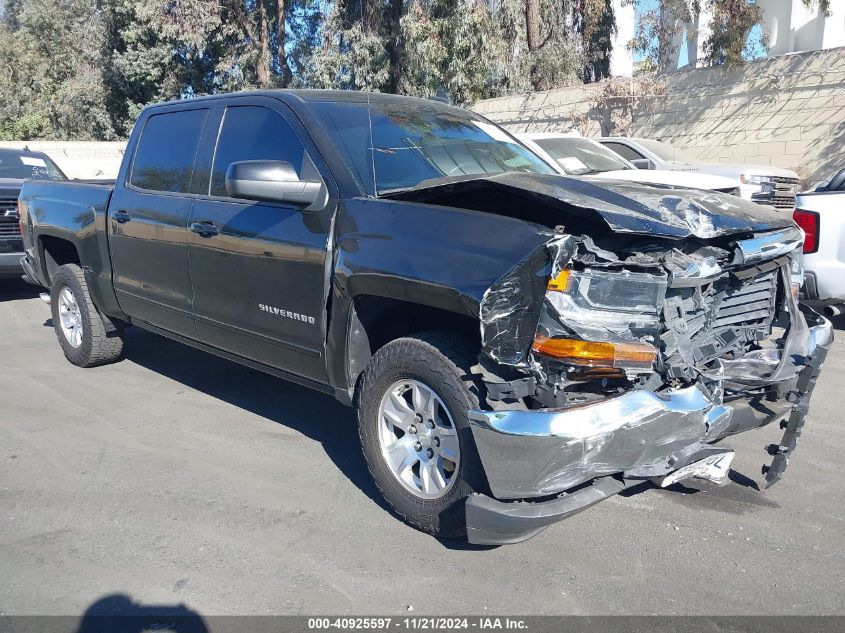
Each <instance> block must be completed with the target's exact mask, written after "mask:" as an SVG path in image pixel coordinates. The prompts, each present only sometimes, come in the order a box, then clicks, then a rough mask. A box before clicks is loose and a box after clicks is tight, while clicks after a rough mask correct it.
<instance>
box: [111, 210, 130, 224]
mask: <svg viewBox="0 0 845 633" xmlns="http://www.w3.org/2000/svg"><path fill="white" fill-rule="evenodd" d="M111 219H112V220H114V221H115V222H117V223H118V224H126V223H127V222H129V220H131V219H132V216H131V215H130V214H129V212H128V211H115V212H114V213H112V214H111Z"/></svg>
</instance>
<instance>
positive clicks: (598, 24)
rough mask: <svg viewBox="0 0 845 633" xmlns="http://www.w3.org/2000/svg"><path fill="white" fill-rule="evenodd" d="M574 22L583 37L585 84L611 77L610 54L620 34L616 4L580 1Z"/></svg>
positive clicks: (606, 0)
mask: <svg viewBox="0 0 845 633" xmlns="http://www.w3.org/2000/svg"><path fill="white" fill-rule="evenodd" d="M573 22H574V24H575V28H576V30H577V31H578V32H579V33H581V45H582V50H583V53H584V70H583V72H582V78H583V80H584V82H585V83H590V82H593V81H598V80H599V79H604V78H607V77H610V54H611V53H612V52H613V36H614V35H615V34H616V16H615V15H614V14H613V2H612V0H580V2H577V3H576V4H575V6H574V7H573Z"/></svg>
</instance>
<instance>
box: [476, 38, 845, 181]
mask: <svg viewBox="0 0 845 633" xmlns="http://www.w3.org/2000/svg"><path fill="white" fill-rule="evenodd" d="M620 82H621V83H620ZM620 86H621V88H622V91H621V92H622V93H626V94H627V95H628V96H623V97H618V96H617V97H613V98H611V99H608V98H607V95H608V94H612V95H619V94H620ZM473 109H474V110H476V111H477V112H479V113H481V114H483V115H485V116H487V117H489V118H491V119H493V120H495V121H498V122H500V123H502V124H503V125H504V126H505V127H507V128H509V129H512V130H514V131H540V130H556V131H566V130H570V129H577V130H579V131H581V133H583V134H585V135H586V136H625V135H632V136H643V137H646V138H654V139H660V140H664V141H668V142H671V143H672V144H674V145H676V146H678V147H680V148H683V149H685V150H686V152H687V153H688V154H691V155H693V156H695V157H697V158H698V159H701V160H711V161H714V162H735V163H736V162H740V163H757V164H764V165H774V166H778V167H785V168H788V169H793V170H794V171H796V172H798V174H799V175H800V176H801V178H802V179H803V180H804V181H805V183H808V182H812V181H814V180H820V179H822V178H825V177H827V176H829V175H831V174H832V173H833V172H835V171H837V170H838V169H840V168H842V167H845V48H837V49H830V50H824V51H816V52H813V53H793V54H790V55H783V56H781V57H774V58H767V59H763V60H758V61H755V62H749V63H748V64H746V65H745V66H744V67H743V68H741V69H739V70H734V71H728V70H725V69H723V68H720V67H711V68H698V69H691V70H680V71H677V72H674V73H670V74H668V75H665V76H664V77H663V78H661V79H660V80H659V81H658V82H657V84H654V83H651V82H648V83H643V82H642V81H640V80H636V79H635V80H624V81H622V80H620V79H616V80H610V81H608V82H602V83H600V84H595V85H591V86H575V87H572V88H562V89H558V90H553V91H548V92H543V93H535V94H532V95H527V96H517V97H507V98H500V99H491V100H488V101H482V102H479V103H477V104H476V105H475V106H474V108H473Z"/></svg>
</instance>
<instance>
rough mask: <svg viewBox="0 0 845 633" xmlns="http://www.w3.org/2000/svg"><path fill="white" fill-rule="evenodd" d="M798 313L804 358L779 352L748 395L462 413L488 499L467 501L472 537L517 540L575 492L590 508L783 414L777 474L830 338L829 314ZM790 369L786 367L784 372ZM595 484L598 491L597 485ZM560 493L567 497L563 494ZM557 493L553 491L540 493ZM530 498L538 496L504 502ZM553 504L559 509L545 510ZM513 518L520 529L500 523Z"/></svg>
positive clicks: (571, 503) (570, 501)
mask: <svg viewBox="0 0 845 633" xmlns="http://www.w3.org/2000/svg"><path fill="white" fill-rule="evenodd" d="M802 312H804V313H805V315H806V316H808V317H812V318H811V321H812V325H810V326H809V327H807V328H804V329H801V331H802V332H804V333H807V336H806V337H803V336H802V339H803V341H804V343H803V345H802V347H803V348H804V349H803V350H802V351H803V352H804V353H803V355H802V354H794V353H793V354H790V355H789V357H788V358H784V359H783V361H782V362H781V363H780V365H779V367H778V371H777V372H775V373H776V375H778V376H788V377H787V378H785V379H784V380H782V381H779V382H776V383H770V384H768V385H767V388H766V389H757V390H754V391H753V393H754V394H755V395H752V396H748V397H733V398H730V399H729V398H724V399H721V400H720V399H719V398H716V397H714V396H712V395H709V394H708V393H706V391H705V390H704V389H703V388H701V387H698V386H691V387H687V388H684V389H677V390H671V389H670V390H665V391H660V392H658V393H655V392H651V391H646V390H634V391H629V392H627V393H624V394H622V395H620V396H616V397H610V398H606V399H604V400H602V401H600V402H596V403H591V404H585V405H581V406H574V407H571V408H566V409H542V410H534V411H524V410H522V411H480V410H473V411H470V412H469V415H470V420H471V424H472V433H473V437H474V439H475V443H476V446H477V449H478V453H479V456H480V457H481V462H482V465H483V466H484V470H485V472H486V474H487V480H488V483H489V485H490V490H491V492H492V494H493V497H495V499H491V498H490V497H484V496H482V495H476V496H475V497H473V498H471V499H470V500H469V501H468V502H467V527H468V529H469V533H470V540H472V541H473V542H477V543H500V542H515V541H518V540H523V539H524V538H528V537H530V536H532V535H533V534H534V533H536V532H537V531H539V530H540V529H542V528H543V527H545V525H548V524H549V523H551V522H553V521H555V520H560V519H562V518H565V517H566V516H569V515H570V514H572V513H574V512H576V511H579V510H581V509H583V507H582V505H581V503H580V502H578V501H576V500H575V498H576V497H580V498H581V499H586V500H587V501H588V503H587V505H591V504H592V503H595V502H596V501H599V500H601V499H602V498H606V496H607V494H605V492H604V491H605V489H606V490H609V491H611V493H615V492H619V491H620V490H621V489H624V488H625V487H626V486H627V485H630V482H631V481H636V480H643V479H649V478H652V477H660V476H663V475H666V474H668V473H670V472H672V471H674V470H677V469H678V468H681V467H682V466H684V465H686V464H688V463H691V461H694V460H695V459H699V458H701V456H702V455H705V454H707V453H708V452H709V451H712V450H713V447H710V446H708V445H709V444H712V443H713V442H715V441H717V440H720V439H722V438H724V437H726V436H729V435H734V434H736V433H741V432H743V431H746V430H749V429H752V428H757V427H760V426H764V425H766V424H769V423H771V422H774V421H777V420H784V419H785V420H786V421H787V422H786V423H785V424H786V425H785V426H784V428H787V429H789V425H790V424H791V425H792V426H793V427H794V428H793V431H794V433H793V435H794V437H792V438H791V439H790V440H787V438H786V436H785V437H784V440H782V441H781V444H780V445H778V447H779V450H780V451H781V453H782V455H781V457H782V459H781V462H782V464H781V465H780V466H779V467H778V469H779V472H778V473H776V476H774V478H775V479H776V478H777V477H779V473H780V472H782V470H783V468H785V465H786V459H787V453H789V452H791V450H792V449H793V448H794V440H795V438H796V437H797V434H798V433H800V426H801V425H802V424H803V416H804V413H806V409H807V406H808V404H809V396H810V393H811V392H812V387H813V386H814V382H815V378H816V377H817V375H818V371H819V367H820V366H821V363H822V362H823V360H824V356H825V355H826V352H827V348H828V347H829V345H830V343H831V342H832V340H833V328H832V326H831V324H830V322H829V321H827V320H826V319H824V318H823V317H821V316H818V315H816V314H815V313H812V312H811V311H809V310H807V309H806V308H802ZM791 349H792V351H794V348H791ZM790 369H791V370H793V371H791V372H790V371H787V370H790ZM773 394H775V395H776V397H773ZM789 432H790V431H789V430H787V434H789ZM785 444H787V446H786V447H784V445H785ZM789 444H791V446H789ZM771 454H773V455H775V454H776V452H772V453H771ZM778 459H779V458H778V457H776V458H775V463H773V466H772V468H774V467H775V464H776V463H778ZM610 476H613V477H610ZM770 477H771V476H770ZM591 480H595V482H594V483H593V485H592V486H588V487H587V488H580V489H579V490H577V491H576V492H574V493H573V492H572V489H573V488H574V487H576V486H581V485H582V484H585V482H589V481H591ZM610 480H612V481H615V482H616V483H611V481H610ZM771 481H772V479H771V478H770V483H771ZM596 482H598V484H599V485H600V493H597V492H596ZM619 482H623V483H621V484H620V483H619ZM564 491H570V494H564V495H561V493H563V492H564ZM585 491H592V492H585ZM555 495H560V496H558V497H557V498H555V499H552V500H551V501H549V500H548V498H549V497H552V496H555ZM538 497H545V498H546V500H539V499H538V500H537V501H534V502H531V501H529V502H525V503H513V502H512V501H510V500H515V499H523V500H531V499H537V498H538ZM549 504H551V505H549ZM558 506H560V507H561V513H556V512H555V511H552V510H550V508H552V507H558ZM584 507H586V506H584ZM543 508H545V510H542V509H543ZM529 509H530V510H529ZM525 512H529V515H530V516H529V518H526V517H525V516H523V515H524V514H525ZM538 514H539V515H542V516H543V521H542V525H539V526H537V525H535V524H536V518H535V519H531V518H530V517H533V516H535V515H538ZM491 516H492V517H498V518H502V517H504V518H505V520H504V523H503V524H502V525H504V526H505V527H502V526H499V528H501V529H499V528H497V527H496V526H497V522H496V521H492V527H491V520H490V517H491ZM516 517H518V518H519V521H518V524H519V529H516V528H508V527H507V525H509V522H511V523H512V522H513V521H514V520H516ZM479 521H480V522H481V523H480V524H479V523H478V522H479ZM473 522H476V524H475V525H474V524H473ZM482 524H483V527H479V525H482ZM490 534H494V536H492V537H491V536H490ZM485 535H486V536H485Z"/></svg>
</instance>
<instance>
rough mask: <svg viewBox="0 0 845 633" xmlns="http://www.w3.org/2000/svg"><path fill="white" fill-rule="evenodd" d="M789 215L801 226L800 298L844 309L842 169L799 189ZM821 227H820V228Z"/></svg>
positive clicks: (844, 199) (844, 201) (828, 309)
mask: <svg viewBox="0 0 845 633" xmlns="http://www.w3.org/2000/svg"><path fill="white" fill-rule="evenodd" d="M795 206H796V208H795V213H794V214H793V219H794V220H795V222H796V223H797V224H798V225H799V226H800V227H801V228H802V229H803V230H804V234H805V237H804V287H803V289H802V292H803V295H804V298H805V299H807V300H808V301H817V302H819V303H820V304H821V305H822V306H823V307H824V311H825V312H826V313H827V314H829V315H831V316H835V315H837V314H841V313H842V312H845V213H843V210H844V209H845V169H842V170H841V171H839V173H837V174H836V175H835V176H834V177H833V178H831V179H830V180H828V181H826V182H822V183H821V184H820V185H819V186H818V187H816V189H815V190H813V191H808V192H805V193H799V194H798V197H797V199H796V202H795ZM822 228H824V231H822V230H821V229H822Z"/></svg>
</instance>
